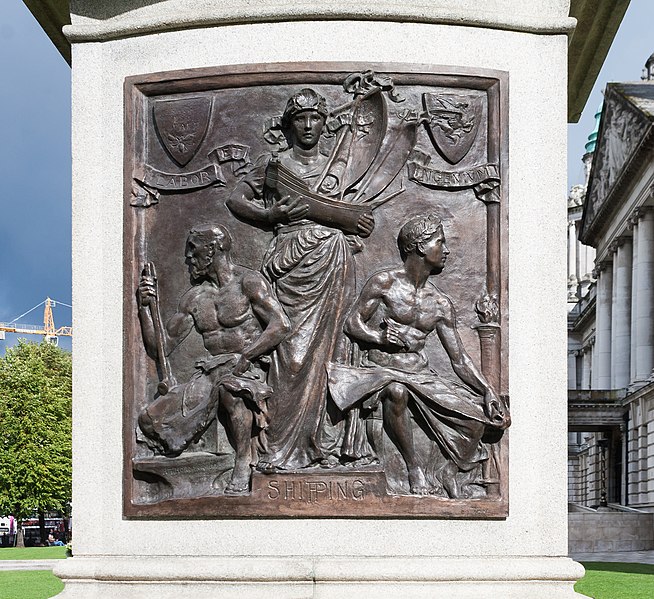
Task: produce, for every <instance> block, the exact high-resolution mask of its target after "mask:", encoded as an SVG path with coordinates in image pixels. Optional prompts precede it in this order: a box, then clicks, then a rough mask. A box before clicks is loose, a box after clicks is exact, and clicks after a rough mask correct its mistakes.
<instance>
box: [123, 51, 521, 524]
mask: <svg viewBox="0 0 654 599" xmlns="http://www.w3.org/2000/svg"><path fill="white" fill-rule="evenodd" d="M362 69H372V70H374V71H375V72H378V73H383V74H388V75H390V76H392V78H393V80H394V82H395V83H396V84H397V85H399V86H401V85H432V86H434V85H442V86H451V87H453V88H456V87H465V88H470V89H479V90H484V91H487V93H488V161H489V162H493V161H496V162H497V163H498V166H499V173H500V178H501V184H500V198H501V201H500V202H495V203H493V202H488V203H486V208H487V252H486V256H487V269H486V272H487V289H488V292H489V293H493V292H496V293H497V294H498V297H499V307H500V329H499V331H500V334H499V335H498V336H497V337H498V338H499V341H498V342H496V343H495V346H494V350H493V352H492V353H493V355H492V356H490V359H491V361H492V363H493V364H495V367H496V368H495V370H494V371H493V374H491V373H490V372H486V371H484V374H485V375H486V376H488V377H489V378H490V380H491V383H492V384H493V386H494V388H495V389H496V390H497V391H498V393H499V394H501V395H503V396H505V397H507V398H508V382H509V378H508V324H509V323H508V315H509V313H508V270H509V269H508V190H509V186H508V122H509V101H508V92H509V90H508V84H509V77H508V73H507V72H505V71H498V70H490V69H476V68H470V67H452V66H439V65H426V64H402V63H383V64H378V63H361V62H297V63H266V64H251V65H235V66H233V65H229V66H220V67H209V68H197V69H185V70H178V71H166V72H159V73H150V74H145V75H136V76H131V77H127V78H126V79H125V82H124V160H123V163H124V168H123V172H124V198H123V385H122V391H123V410H122V411H123V426H122V430H123V477H122V482H123V489H122V497H123V518H124V519H206V518H212V519H220V518H228V519H234V518H241V519H242V518H260V517H266V518H431V519H505V518H506V517H507V516H508V513H509V497H508V492H509V457H508V453H509V451H508V446H509V438H508V437H509V435H508V434H507V433H508V431H505V434H504V436H503V438H502V440H501V442H500V444H501V470H500V471H501V478H500V484H499V497H497V498H493V499H489V498H482V499H441V498H434V497H418V496H410V495H397V496H390V495H389V496H386V497H384V498H383V499H381V498H375V501H374V502H370V501H368V500H367V499H366V498H364V499H362V500H360V501H358V502H356V501H350V502H347V503H338V504H336V505H334V506H330V507H326V506H324V505H321V506H318V505H316V504H313V505H305V504H302V506H299V509H297V510H285V509H282V510H280V509H279V506H277V505H274V504H272V503H271V504H257V503H255V502H254V501H253V498H252V497H251V496H229V497H198V498H191V499H169V500H166V501H162V502H160V503H154V504H141V503H134V502H133V500H132V497H133V490H134V489H133V486H134V478H133V475H132V463H131V460H132V456H133V455H134V449H135V446H136V439H135V435H134V430H133V419H132V403H133V397H135V396H136V394H137V393H145V381H144V378H143V377H141V380H139V378H138V376H137V374H138V373H139V371H140V372H141V373H142V372H143V369H144V361H145V360H146V359H147V358H146V355H145V350H144V349H142V344H141V343H140V339H141V338H140V331H139V328H138V317H137V309H136V302H135V298H134V293H133V292H132V291H131V290H133V289H135V288H136V286H137V284H138V277H139V272H138V268H137V265H138V264H139V263H140V262H139V260H141V258H139V257H140V256H142V255H143V251H144V248H143V240H139V237H138V232H139V227H140V226H141V225H140V223H141V219H142V218H143V217H142V216H139V213H140V214H141V215H142V214H143V212H144V210H143V208H136V207H134V206H132V205H130V198H131V191H132V181H133V172H134V167H135V165H136V159H137V156H142V155H143V153H144V145H145V128H143V127H141V126H140V123H142V122H143V117H144V109H145V106H146V103H147V101H148V97H151V96H157V95H163V94H171V93H185V92H199V91H209V90H212V89H221V88H228V87H245V86H257V85H262V84H294V83H297V84H298V85H311V84H339V85H340V84H341V82H342V80H343V76H344V75H346V74H348V73H351V72H354V71H357V70H362ZM141 262H142V260H141ZM482 368H483V366H482Z"/></svg>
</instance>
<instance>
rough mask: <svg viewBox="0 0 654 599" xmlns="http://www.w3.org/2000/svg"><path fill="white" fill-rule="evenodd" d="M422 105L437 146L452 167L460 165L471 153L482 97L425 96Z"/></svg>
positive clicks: (432, 139)
mask: <svg viewBox="0 0 654 599" xmlns="http://www.w3.org/2000/svg"><path fill="white" fill-rule="evenodd" d="M422 102H423V105H424V108H425V111H426V112H427V117H428V119H429V120H428V122H427V123H426V127H427V130H428V131H429V137H430V138H431V141H432V143H433V144H434V147H435V148H436V149H437V150H438V151H439V152H440V153H441V154H442V155H443V157H444V158H445V159H446V160H447V161H448V162H449V163H450V164H457V163H458V162H461V160H462V159H463V158H464V157H465V155H466V154H467V153H468V152H469V151H470V148H471V147H472V144H473V143H474V141H475V138H476V137H477V131H478V129H479V122H480V120H481V116H482V108H483V100H482V98H480V97H474V96H464V95H459V94H442V93H425V94H423V95H422Z"/></svg>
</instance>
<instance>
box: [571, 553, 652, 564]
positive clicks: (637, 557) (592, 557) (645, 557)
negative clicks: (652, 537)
mask: <svg viewBox="0 0 654 599" xmlns="http://www.w3.org/2000/svg"><path fill="white" fill-rule="evenodd" d="M570 557H571V558H572V559H573V560H575V561H576V562H627V563H638V564H654V551H611V552H603V553H573V554H571V555H570Z"/></svg>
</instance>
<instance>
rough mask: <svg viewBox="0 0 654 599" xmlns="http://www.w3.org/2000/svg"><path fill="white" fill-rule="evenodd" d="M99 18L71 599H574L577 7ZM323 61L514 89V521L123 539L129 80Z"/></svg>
mask: <svg viewBox="0 0 654 599" xmlns="http://www.w3.org/2000/svg"><path fill="white" fill-rule="evenodd" d="M92 4H94V3H91V2H75V3H73V8H72V10H73V13H74V14H73V23H72V26H70V27H69V28H67V29H66V33H67V35H68V36H69V39H70V40H71V41H72V42H73V48H72V51H73V65H74V66H73V153H74V156H73V160H74V162H73V203H74V209H73V216H74V218H73V243H74V249H73V254H74V255H73V273H74V276H73V278H74V290H73V297H74V303H75V313H74V324H73V326H74V327H75V346H74V352H75V355H74V358H75V359H74V364H75V372H74V393H75V399H74V405H75V413H74V427H75V434H74V452H73V453H74V504H73V511H74V520H75V538H74V553H75V557H74V558H73V559H68V560H66V561H62V563H61V564H59V565H58V566H57V568H56V570H55V573H56V574H57V575H58V576H60V577H61V578H62V579H63V580H64V581H65V583H66V588H65V590H64V591H63V593H62V594H61V595H60V596H61V597H62V599H82V598H84V599H87V598H88V597H97V598H110V597H111V598H113V597H122V598H127V599H129V598H134V599H136V598H138V599H142V598H144V597H157V598H159V599H167V598H171V599H172V598H173V597H174V598H175V599H177V598H180V597H189V598H190V597H192V598H194V599H201V598H207V599H208V598H212V599H213V598H216V597H221V598H223V597H224V598H238V599H247V598H264V597H265V598H268V597H271V596H274V597H279V598H280V599H281V598H309V597H312V598H330V599H333V598H339V597H343V598H345V597H353V596H357V597H375V598H377V599H380V598H385V597H387V598H397V597H430V596H436V595H438V596H443V597H448V599H459V598H460V599H472V598H473V597H474V598H479V597H489V598H491V597H492V598H498V597H502V598H504V599H511V598H516V599H517V598H527V597H528V598H529V599H538V598H542V599H557V598H564V597H566V598H572V597H575V596H579V595H576V594H575V593H574V591H573V584H574V582H575V581H576V580H577V579H578V578H579V577H581V575H582V574H583V570H582V568H581V566H579V565H578V564H575V563H574V562H573V561H572V560H570V559H569V558H568V557H567V535H566V529H567V497H566V489H567V485H566V475H567V467H566V464H567V445H566V426H567V412H566V410H567V404H566V358H565V355H566V353H565V352H566V297H565V293H564V292H563V291H562V290H563V289H565V277H566V238H565V230H566V227H565V220H564V219H565V211H564V210H563V209H562V208H563V206H562V204H561V203H562V202H564V199H565V185H566V183H565V170H566V165H565V146H566V118H565V117H566V114H565V107H566V98H567V88H566V70H567V47H568V35H567V34H568V32H569V30H570V28H571V26H572V25H573V22H572V21H571V20H570V19H569V18H568V16H567V3H565V2H558V1H556V2H555V1H548V2H545V1H544V2H540V3H538V4H539V6H538V8H537V9H536V8H534V7H533V6H531V5H527V4H525V3H524V2H521V1H519V0H514V1H506V2H502V3H500V2H490V3H487V5H486V6H485V7H481V5H480V3H477V2H436V3H433V2H430V3H423V4H420V6H418V5H417V4H415V3H411V5H410V7H408V6H409V5H406V6H405V5H404V4H403V3H395V2H390V1H388V2H386V1H385V2H375V3H370V2H363V3H360V5H361V8H360V10H359V9H358V8H357V9H356V13H355V12H354V9H353V8H351V7H349V3H345V2H325V3H322V4H321V8H320V9H318V8H315V6H316V3H289V4H288V6H286V7H284V5H283V4H276V3H275V4H273V3H269V2H262V3H261V7H260V6H258V5H257V6H254V5H252V4H251V3H239V2H237V3H236V4H235V5H234V6H231V5H230V6H229V7H228V6H223V5H224V3H213V2H198V3H187V2H181V1H180V2H172V1H171V2H164V3H161V2H151V3H143V2H141V3H139V8H137V9H134V10H132V11H129V10H125V11H123V12H122V13H121V12H120V11H117V12H116V13H114V12H113V11H112V10H110V9H108V8H107V9H100V8H94V7H92V6H91V5H92ZM217 4H220V6H219V7H218V6H217ZM309 5H311V6H309ZM346 5H347V6H346ZM414 5H415V6H414ZM248 9H249V10H255V11H256V13H257V16H256V18H255V17H253V15H251V14H250V13H249V12H248ZM318 11H320V12H318ZM532 11H533V12H532ZM252 21H260V22H252ZM316 61H320V62H323V63H325V62H330V61H333V62H335V63H336V62H340V63H342V62H348V63H356V64H358V65H361V66H362V67H365V65H366V64H370V63H373V62H374V63H377V64H380V63H388V64H392V63H410V64H428V65H443V66H447V67H449V68H452V67H457V68H458V67H460V68H461V69H462V70H467V72H470V70H473V71H474V70H475V69H494V70H497V71H504V72H506V73H508V80H509V87H508V90H509V92H508V102H507V103H506V104H504V105H503V108H502V110H505V111H508V139H509V152H508V156H505V157H504V158H505V159H507V160H508V164H509V177H508V179H509V187H508V190H509V194H508V200H507V201H508V202H509V206H510V215H511V218H510V224H509V225H508V229H507V228H506V227H504V228H503V232H502V235H505V234H506V233H504V231H508V247H509V259H508V264H509V277H508V280H509V290H508V291H509V297H510V304H509V313H510V329H511V337H510V342H509V364H510V368H509V395H510V397H511V411H512V418H513V425H512V428H511V429H510V447H509V515H508V517H506V518H499V519H494V520H484V519H470V520H465V519H463V520H462V519H457V520H448V519H438V518H431V519H419V520H418V519H412V518H410V517H407V518H394V519H383V518H376V519H375V518H365V517H364V518H338V517H334V518H330V519H321V518H302V517H295V518H284V517H277V518H259V519H256V518H255V519H240V520H238V519H230V518H222V519H221V518H219V517H217V518H214V519H207V520H194V519H189V520H187V519H182V518H178V519H162V518H160V519H151V520H150V519H136V520H130V519H126V518H124V516H123V467H124V460H125V459H126V458H125V457H124V456H123V452H122V418H123V408H122V406H123V391H122V389H123V370H122V369H123V351H125V350H124V348H123V345H122V338H123V337H122V331H123V324H124V323H123V311H122V306H123V302H124V301H128V300H129V301H131V299H132V298H127V300H126V298H125V297H124V296H123V252H122V248H123V243H124V237H123V235H124V231H123V205H124V204H125V202H124V198H123V177H124V170H123V151H124V139H123V119H124V114H125V112H124V96H123V86H124V82H125V78H126V77H130V76H134V75H142V74H145V73H155V72H161V71H180V70H185V69H193V68H199V67H214V66H221V65H238V64H255V63H286V62H293V63H302V62H316ZM450 72H451V71H450ZM459 251H466V250H465V248H460V249H459ZM141 466H142V469H144V471H149V472H152V471H153V469H154V470H156V469H157V468H158V465H157V464H142V465H141ZM172 475H174V473H165V472H163V473H162V472H159V473H158V474H157V476H160V477H162V479H165V478H166V476H172ZM319 482H320V481H316V485H318V483H319ZM162 487H165V484H163V483H162ZM318 488H319V487H318V486H316V487H315V489H314V490H315V492H316V493H317V492H318ZM320 489H321V492H322V490H323V489H322V486H321V487H320ZM351 491H352V490H351V489H350V492H351ZM355 492H356V489H355ZM316 497H317V495H316ZM189 516H192V515H191V514H189ZM282 516H283V514H282Z"/></svg>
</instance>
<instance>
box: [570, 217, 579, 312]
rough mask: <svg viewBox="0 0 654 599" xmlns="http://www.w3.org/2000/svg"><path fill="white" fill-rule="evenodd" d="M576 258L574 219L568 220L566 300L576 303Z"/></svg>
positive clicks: (577, 274) (577, 281)
mask: <svg viewBox="0 0 654 599" xmlns="http://www.w3.org/2000/svg"><path fill="white" fill-rule="evenodd" d="M578 266H579V264H578V259H577V228H576V226H575V221H574V220H569V221H568V302H569V303H576V302H577V300H578V297H577V286H578V284H579V271H578Z"/></svg>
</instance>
